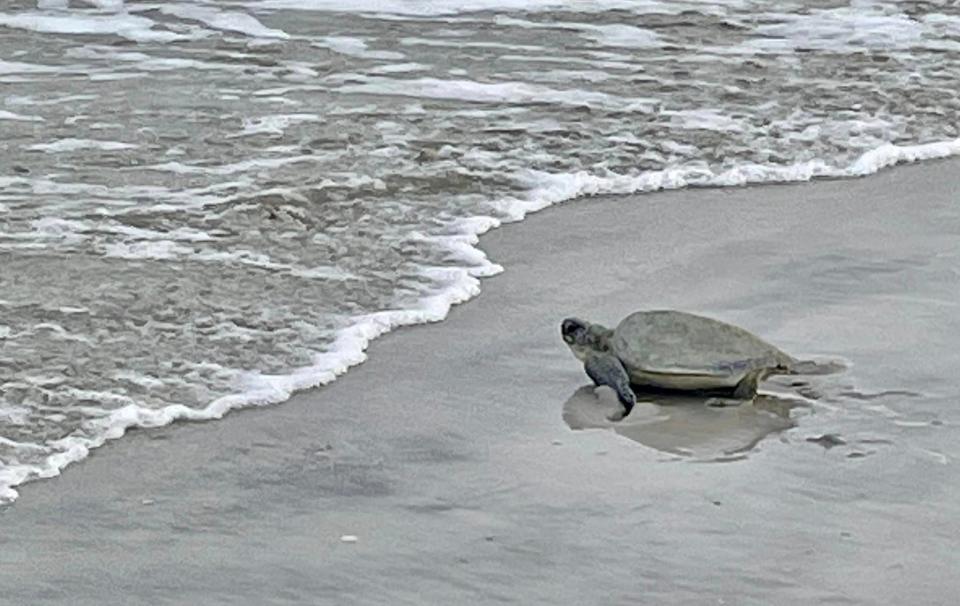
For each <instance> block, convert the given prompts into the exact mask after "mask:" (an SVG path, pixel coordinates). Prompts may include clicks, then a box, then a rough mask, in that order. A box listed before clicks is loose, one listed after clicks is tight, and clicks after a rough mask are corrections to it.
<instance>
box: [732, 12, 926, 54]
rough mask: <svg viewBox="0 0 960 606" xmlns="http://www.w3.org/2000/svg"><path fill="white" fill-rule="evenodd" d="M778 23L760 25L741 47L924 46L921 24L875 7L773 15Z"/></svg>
mask: <svg viewBox="0 0 960 606" xmlns="http://www.w3.org/2000/svg"><path fill="white" fill-rule="evenodd" d="M776 18H777V19H779V20H781V22H780V23H767V24H761V25H759V26H758V27H756V29H755V30H754V33H755V34H758V35H760V36H762V38H755V39H751V40H748V41H746V42H744V43H743V44H742V45H741V48H745V49H755V50H761V51H774V52H793V51H795V50H796V49H798V48H801V49H814V50H829V51H843V52H852V51H862V50H864V49H873V50H890V49H908V48H911V47H913V46H917V45H922V44H923V43H924V33H925V31H926V30H927V27H926V26H925V25H924V23H922V22H921V21H917V20H915V19H913V18H911V17H910V16H908V15H906V14H904V13H902V12H896V13H891V12H887V11H882V10H878V7H871V6H858V7H841V8H834V9H828V10H815V11H812V12H810V13H809V14H806V15H795V14H791V15H777V16H776Z"/></svg>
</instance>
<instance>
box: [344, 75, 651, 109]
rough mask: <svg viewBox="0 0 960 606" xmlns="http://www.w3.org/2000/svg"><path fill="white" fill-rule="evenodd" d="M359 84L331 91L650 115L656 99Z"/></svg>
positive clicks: (467, 84) (517, 87)
mask: <svg viewBox="0 0 960 606" xmlns="http://www.w3.org/2000/svg"><path fill="white" fill-rule="evenodd" d="M357 78H360V79H361V82H360V83H356V84H346V85H343V86H340V87H338V88H335V89H333V90H334V91H336V92H340V93H361V94H368V95H395V96H406V97H422V98H430V99H456V100H459V101H469V102H476V103H547V104H555V105H568V106H573V107H596V108H602V109H610V110H616V111H636V112H644V113H646V112H650V111H652V110H653V108H654V107H655V105H656V103H657V102H656V100H655V99H650V98H624V97H617V96H614V95H608V94H607V93H602V92H597V91H589V90H582V89H565V90H558V89H553V88H549V87H546V86H541V85H538V84H527V83H525V82H497V83H487V82H476V81H473V80H441V79H438V78H418V79H409V80H394V79H392V78H383V77H378V76H359V75H358V76H357Z"/></svg>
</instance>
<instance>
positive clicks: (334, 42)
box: [312, 36, 404, 60]
mask: <svg viewBox="0 0 960 606" xmlns="http://www.w3.org/2000/svg"><path fill="white" fill-rule="evenodd" d="M320 40H321V41H320V42H314V43H313V44H312V46H316V47H319V48H328V49H330V50H332V51H334V52H337V53H340V54H342V55H349V56H351V57H360V58H363V59H387V60H392V59H403V58H404V55H403V53H398V52H396V51H385V50H370V49H369V48H367V43H366V41H364V40H363V39H361V38H352V37H349V36H326V37H324V38H321V39H320Z"/></svg>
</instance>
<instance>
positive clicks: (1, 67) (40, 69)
mask: <svg viewBox="0 0 960 606" xmlns="http://www.w3.org/2000/svg"><path fill="white" fill-rule="evenodd" d="M2 19H3V16H2V15H0V20H2ZM2 24H3V23H2V21H0V25H2ZM61 69H63V68H60V67H53V66H51V65H41V64H39V63H23V62H21V61H4V60H3V59H0V75H3V74H49V73H50V72H56V71H60V70H61Z"/></svg>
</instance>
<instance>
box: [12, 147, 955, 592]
mask: <svg viewBox="0 0 960 606" xmlns="http://www.w3.org/2000/svg"><path fill="white" fill-rule="evenodd" d="M482 247H483V248H484V249H485V250H486V251H487V252H488V253H489V255H490V257H491V258H492V259H493V260H495V261H497V262H499V263H502V264H503V265H504V266H505V267H506V268H507V271H506V272H505V273H504V274H503V275H501V276H498V277H496V278H493V279H489V280H486V281H485V282H484V292H483V294H482V295H481V296H480V297H479V298H478V299H476V300H474V301H472V302H470V303H469V304H467V305H463V306H460V307H458V308H456V309H455V310H454V311H453V313H452V314H451V315H450V317H449V319H448V320H447V321H445V322H443V323H440V324H436V325H430V326H424V327H415V328H411V329H406V330H401V331H398V332H397V333H394V334H391V335H388V336H386V337H385V338H383V339H381V340H379V341H377V342H376V343H374V344H373V346H372V347H371V348H370V350H369V354H370V360H369V361H368V362H367V363H365V364H363V365H362V366H360V367H358V368H356V369H354V370H352V371H351V372H350V373H348V374H347V375H346V376H345V377H343V378H341V379H340V380H338V381H336V382H335V383H334V384H332V385H330V386H328V387H326V388H323V389H319V390H315V391H311V392H306V393H302V394H300V395H298V396H297V397H295V398H294V399H293V400H291V401H290V402H287V403H285V404H283V405H281V406H276V407H271V408H265V409H256V410H247V411H241V412H237V413H234V414H231V415H230V416H228V417H227V418H226V419H224V420H222V421H218V422H212V423H197V424H178V425H175V426H171V427H167V428H163V429H159V430H151V431H139V432H135V435H130V436H128V437H127V438H125V439H123V440H121V441H119V442H115V443H112V444H110V445H108V446H106V447H104V448H102V449H100V450H98V451H96V452H95V453H94V454H93V455H92V456H91V457H90V458H89V459H88V460H86V461H84V462H83V463H80V464H77V465H73V466H71V467H69V468H68V469H67V470H66V472H65V473H64V475H63V476H62V477H61V478H58V479H55V480H51V481H41V482H34V483H32V484H28V485H26V486H23V487H21V497H20V499H19V500H18V501H17V502H16V503H15V504H14V505H13V506H12V507H8V508H6V509H5V510H3V512H2V514H0V528H2V533H0V588H2V591H0V604H11V605H12V604H18V605H19V604H66V603H69V604H77V605H87V604H89V605H93V604H96V605H103V604H215V603H229V604H371V605H373V604H393V605H398V604H488V603H516V604H524V605H529V604H724V603H725V604H758V605H759V604H812V603H830V604H901V603H914V604H953V603H955V599H956V595H958V593H960V580H958V579H957V576H956V571H957V570H960V555H958V550H957V537H958V536H960V472H958V470H957V460H958V457H960V446H958V444H960V431H958V429H957V428H958V426H960V414H958V412H957V406H956V397H957V394H958V393H960V379H958V378H957V372H956V369H957V368H958V367H960V354H958V347H957V341H958V337H960V313H958V308H957V305H958V303H957V301H958V300H960V298H958V294H960V275H958V270H957V267H958V266H960V265H958V263H957V260H958V259H960V161H956V160H948V161H943V162H932V163H925V164H922V165H915V166H906V167H900V168H896V169H893V170H889V171H886V172H884V173H882V174H880V175H877V176H873V177H869V178H866V179H860V180H853V181H829V182H818V183H814V184H801V185H784V186H764V187H751V188H745V189H708V190H691V191H680V192H667V193H661V194H655V195H643V196H626V197H616V198H610V197H606V198H597V199H587V200H579V201H576V202H573V203H569V204H567V205H564V206H561V207H556V208H552V209H549V210H546V211H544V212H542V213H539V214H537V215H534V216H531V217H530V218H529V219H528V220H527V221H525V222H524V223H522V224H518V225H510V226H506V227H504V228H503V229H499V230H496V231H494V232H491V233H490V234H488V235H487V236H485V237H484V238H483V240H482ZM638 308H679V309H685V310H689V311H695V312H701V313H706V314H709V315H712V316H715V317H718V318H721V319H724V320H727V321H731V322H734V323H737V324H740V325H742V326H744V327H746V328H748V329H750V330H752V331H754V332H756V333H757V334H759V335H761V336H763V337H764V338H766V339H768V340H770V341H771V342H773V343H775V344H777V345H778V346H781V347H782V348H783V349H785V350H786V351H788V352H790V353H792V354H795V355H825V356H833V357H841V358H844V359H846V360H849V361H850V362H851V363H852V366H851V368H850V369H849V370H848V371H847V372H845V373H843V374H841V375H833V376H825V377H816V378H815V380H813V379H811V381H810V382H809V384H808V385H802V386H793V385H791V384H790V382H789V381H778V382H777V383H775V384H771V385H768V390H770V391H774V392H776V393H778V394H780V397H781V398H787V399H790V398H794V397H795V396H796V397H799V396H800V395H802V396H803V397H804V398H806V401H805V402H803V403H802V405H798V406H793V407H788V410H786V411H784V410H778V411H773V412H770V411H767V412H764V411H761V410H755V409H742V410H736V409H735V410H726V409H720V410H719V411H705V409H704V408H702V404H700V403H696V402H690V403H680V404H679V406H686V407H688V408H674V409H670V408H669V407H668V406H660V407H659V408H656V407H658V406H659V405H658V404H656V403H653V404H648V405H646V406H648V408H645V409H644V410H642V411H640V412H644V414H650V415H652V416H651V417H650V418H651V419H655V418H656V417H658V416H659V417H667V418H671V419H672V421H671V425H670V426H669V427H668V429H669V431H667V430H664V431H660V432H651V431H649V430H643V431H640V430H637V431H639V433H637V431H635V432H633V433H631V432H630V431H626V430H624V429H623V427H614V424H609V426H605V425H604V423H603V420H602V418H601V420H599V421H597V417H596V416H595V413H596V412H597V411H600V410H604V409H605V408H604V407H611V406H613V404H612V402H611V401H609V400H608V399H605V396H604V394H603V392H602V390H601V391H600V393H599V395H598V394H597V392H594V390H592V389H587V390H583V389H582V388H583V386H584V385H585V384H587V383H588V380H587V379H586V376H585V375H584V374H583V371H582V369H581V368H580V367H579V364H578V363H577V362H576V360H575V359H574V358H573V357H572V356H571V355H570V354H569V352H568V351H567V350H566V348H565V346H564V345H563V343H562V342H561V340H560V338H559V333H558V322H559V320H560V319H562V318H563V317H564V316H566V315H571V314H578V315H582V316H586V317H589V318H590V319H594V320H597V321H605V322H609V323H614V322H616V321H617V320H618V319H619V318H620V317H622V316H623V315H625V314H627V313H629V312H630V311H633V310H635V309H638ZM590 398H593V399H594V400H596V405H597V409H596V410H592V409H591V408H590ZM649 407H654V408H649ZM571 412H572V413H575V414H573V416H571ZM714 412H716V413H717V414H721V415H727V416H724V417H722V418H723V419H724V423H719V424H718V425H717V435H716V436H714V437H713V438H714V439H711V436H709V435H706V436H704V415H706V414H714ZM577 415H579V417H578V416H577ZM671 415H672V416H671ZM730 415H737V416H735V417H731V416H730ZM784 415H786V416H784ZM584 416H586V418H587V420H588V421H589V420H590V419H593V421H595V423H594V426H590V424H589V423H584V422H583V419H584ZM578 418H579V419H580V420H579V421H577V420H576V419H578ZM571 419H573V421H571ZM637 420H639V417H638V418H637V419H632V420H631V419H628V421H637ZM661 421H662V419H661ZM597 425H599V427H597ZM708 425H709V423H708V424H707V426H708ZM571 427H573V429H571ZM581 427H584V428H581ZM636 427H642V424H641V423H637V424H636ZM758 428H759V429H758ZM758 431H759V433H760V435H761V436H762V435H763V434H767V433H768V432H769V435H766V437H763V438H762V439H760V438H759V437H758V436H757V432H758ZM650 436H653V438H651V437H650ZM654 438H655V439H654ZM757 439H759V442H758V443H756V444H755V445H752V444H753V442H756V440H757ZM685 441H686V443H684V442H685ZM691 445H692V446H691ZM751 446H752V447H751ZM731 455H735V456H731ZM717 459H719V460H717ZM343 535H356V536H357V542H355V543H344V542H342V541H341V536H343Z"/></svg>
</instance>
